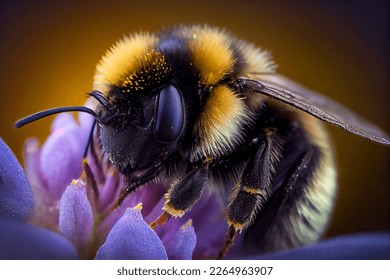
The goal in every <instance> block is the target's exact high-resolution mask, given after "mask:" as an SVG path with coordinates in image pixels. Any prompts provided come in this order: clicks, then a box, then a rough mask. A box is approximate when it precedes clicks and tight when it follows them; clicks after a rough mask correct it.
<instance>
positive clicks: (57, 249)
mask: <svg viewBox="0 0 390 280" xmlns="http://www.w3.org/2000/svg"><path fill="white" fill-rule="evenodd" d="M0 236H1V238H0V248H1V249H0V259H3V260H5V259H8V260H11V259H12V260H27V259H28V260H33V259H35V260H54V259H77V253H76V250H75V248H74V247H73V246H72V244H71V243H70V242H69V241H68V240H66V239H65V238H64V237H62V236H60V235H58V234H56V233H54V232H52V231H50V230H47V229H43V228H39V227H36V226H33V225H29V224H25V223H22V222H20V221H16V220H14V219H10V218H0Z"/></svg>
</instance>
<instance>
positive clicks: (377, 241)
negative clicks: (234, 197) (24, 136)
mask: <svg viewBox="0 0 390 280" xmlns="http://www.w3.org/2000/svg"><path fill="white" fill-rule="evenodd" d="M92 121H93V119H92V117H90V116H89V115H85V114H84V115H83V114H80V116H79V121H78V122H76V121H75V120H74V119H73V117H72V115H71V114H61V115H59V116H57V118H56V119H55V121H54V122H53V125H52V133H51V135H50V137H49V138H48V139H47V141H46V142H45V143H44V144H43V145H42V147H40V146H39V143H38V141H37V140H36V139H34V138H31V139H28V140H27V141H26V144H25V149H24V165H25V172H26V173H25V172H24V171H23V169H22V167H21V166H20V164H19V163H18V161H17V160H16V158H15V156H14V155H13V153H12V152H11V151H10V150H9V148H8V147H7V145H6V144H5V143H4V142H3V141H2V140H1V139H0V159H1V160H0V236H1V238H0V259H75V258H82V259H210V258H215V257H216V256H218V254H219V252H220V250H221V248H222V246H223V244H224V242H225V237H226V232H227V224H226V220H225V214H224V211H225V208H224V206H223V205H222V204H221V203H219V202H218V201H217V199H216V198H215V197H214V196H212V195H208V194H207V193H204V194H203V196H202V198H201V200H200V201H199V202H198V203H197V205H196V206H194V208H193V209H192V210H191V211H190V212H189V213H186V214H185V215H184V216H183V217H182V218H177V219H174V218H171V219H169V220H168V221H167V222H166V223H165V224H164V225H161V226H159V227H156V228H155V230H152V229H151V228H150V226H149V224H150V223H151V222H152V221H154V220H155V219H156V218H157V217H158V216H159V215H160V214H161V213H162V210H161V209H162V206H163V204H164V194H165V192H166V187H164V186H162V185H160V184H156V183H149V184H147V185H145V186H143V187H142V188H140V189H139V190H138V191H136V192H134V193H132V194H131V195H130V196H129V197H128V198H127V199H126V200H125V201H124V202H123V204H122V205H121V206H120V207H118V208H117V209H116V210H115V211H113V210H112V207H113V205H114V203H115V202H116V199H117V197H118V195H119V192H120V191H121V189H122V188H123V187H124V186H125V184H126V183H125V180H124V178H123V176H122V175H121V174H120V173H118V172H116V171H115V169H114V168H113V166H111V165H110V164H108V162H106V161H105V160H100V159H99V158H102V155H101V154H99V149H98V148H97V147H96V148H97V149H96V151H97V157H94V156H93V155H92V154H91V153H90V154H89V155H88V157H87V162H88V163H89V166H90V168H91V172H92V174H93V177H94V180H95V182H96V186H93V184H92V180H90V179H88V178H89V177H87V176H86V174H85V172H83V166H82V154H83V149H84V147H85V145H86V143H87V138H88V134H89V131H90V128H91V125H92ZM103 158H104V157H103ZM236 241H237V242H236V244H235V245H234V246H233V248H232V250H231V251H230V252H229V257H230V258H242V257H244V256H243V255H241V254H240V240H239V239H238V240H236ZM366 245H367V246H366ZM339 246H341V247H342V246H344V247H343V248H344V250H343V252H344V254H338V253H337V250H335V248H338V247H339ZM373 248H374V249H375V250H374V249H373ZM389 249H390V234H388V233H383V234H376V235H374V234H370V235H360V236H355V237H345V238H344V239H343V238H339V239H334V240H329V241H325V242H322V243H318V244H315V245H311V246H308V247H304V248H298V249H295V250H290V251H286V252H280V253H275V254H266V255H259V256H254V255H252V256H245V257H247V258H263V259H266V258H276V259H280V258H282V259H283V258H288V259H291V258H303V259H305V258H308V259H310V258H337V257H338V256H339V258H352V259H353V258H359V256H360V257H361V256H364V257H365V258H390V256H389V253H387V254H386V252H390V250H389Z"/></svg>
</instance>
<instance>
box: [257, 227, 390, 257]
mask: <svg viewBox="0 0 390 280" xmlns="http://www.w3.org/2000/svg"><path fill="white" fill-rule="evenodd" d="M251 259H269V260H389V259H390V232H387V233H360V234H354V235H350V236H342V237H335V238H332V239H328V240H324V241H322V242H318V243H316V244H313V245H309V246H306V247H300V248H296V249H292V250H287V251H282V252H276V253H271V254H264V255H259V256H252V257H251Z"/></svg>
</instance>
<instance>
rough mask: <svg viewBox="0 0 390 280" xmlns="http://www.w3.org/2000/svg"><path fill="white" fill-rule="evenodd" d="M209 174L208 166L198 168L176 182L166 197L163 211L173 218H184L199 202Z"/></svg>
mask: <svg viewBox="0 0 390 280" xmlns="http://www.w3.org/2000/svg"><path fill="white" fill-rule="evenodd" d="M208 172H209V170H208V166H201V167H196V168H194V169H193V170H191V171H190V172H188V173H187V174H185V175H184V177H183V178H181V179H179V180H178V181H176V182H175V183H174V184H173V185H172V186H171V187H170V188H169V190H168V192H167V193H166V195H165V198H166V200H165V204H164V207H163V210H164V211H165V212H167V213H169V214H170V215H171V216H173V217H182V216H183V215H184V214H185V213H186V212H187V211H188V210H190V209H191V208H192V207H193V206H194V205H195V204H196V203H197V202H198V201H199V199H200V197H201V195H202V192H203V189H204V186H205V181H206V179H207V175H208Z"/></svg>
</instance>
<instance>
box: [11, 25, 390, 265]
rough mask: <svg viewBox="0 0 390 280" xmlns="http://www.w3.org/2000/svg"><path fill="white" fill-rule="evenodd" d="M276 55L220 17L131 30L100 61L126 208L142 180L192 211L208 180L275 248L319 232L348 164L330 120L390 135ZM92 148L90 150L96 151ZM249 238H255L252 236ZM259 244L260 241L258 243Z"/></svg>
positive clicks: (231, 228)
mask: <svg viewBox="0 0 390 280" xmlns="http://www.w3.org/2000/svg"><path fill="white" fill-rule="evenodd" d="M275 68H276V67H275V64H274V62H273V61H272V58H271V56H270V54H269V53H268V52H266V51H263V50H261V49H259V48H257V47H256V46H254V45H252V44H250V43H248V42H246V41H243V40H240V39H237V38H235V37H233V36H232V35H230V34H229V33H228V32H226V31H223V30H220V29H218V28H214V27H210V26H177V27H174V28H171V29H167V30H163V31H161V32H159V33H156V34H149V33H138V34H134V35H130V36H127V37H124V38H123V39H121V40H120V41H119V42H117V43H116V44H115V45H114V46H112V47H111V49H109V50H108V51H107V53H106V54H105V55H104V56H103V58H102V59H101V61H100V62H99V63H98V65H97V68H96V73H95V77H94V84H93V91H92V92H90V93H89V95H90V96H91V97H93V98H95V99H96V100H97V102H98V106H97V108H96V110H95V111H94V110H91V109H89V108H86V107H83V106H75V107H61V108H54V109H51V110H46V111H42V112H39V113H36V114H33V115H31V116H28V117H26V118H24V119H21V120H20V121H18V122H16V127H21V126H23V125H25V124H27V123H30V122H33V121H35V120H38V119H40V118H43V117H46V116H49V115H52V114H56V113H59V112H65V111H82V112H85V113H88V114H91V115H93V116H94V118H95V123H94V125H93V127H92V129H91V134H90V140H89V146H90V147H93V145H91V143H92V141H93V135H94V133H93V131H94V128H95V126H96V124H98V126H99V129H98V135H99V142H100V145H101V148H102V150H103V151H104V153H105V154H106V155H107V156H108V157H109V159H110V161H111V163H112V164H113V165H115V166H116V167H117V169H118V170H119V171H120V172H121V173H122V174H123V175H124V176H125V178H126V179H127V185H126V186H125V187H124V188H123V190H122V192H121V194H120V196H119V198H118V200H117V203H116V206H119V205H120V204H121V203H122V202H123V200H124V199H125V198H126V197H127V196H128V195H129V194H131V193H132V192H133V191H135V190H136V189H137V188H139V187H141V186H142V185H144V184H146V183H148V182H150V181H152V180H160V181H161V182H164V184H166V185H167V192H166V195H165V199H166V201H165V204H164V207H163V209H162V214H161V216H160V217H159V218H158V219H157V220H156V221H155V222H154V223H152V225H151V226H152V227H153V226H156V225H159V224H162V223H164V222H165V221H166V220H167V219H168V218H169V217H181V216H183V215H184V214H185V213H186V212H188V211H190V210H191V208H192V207H193V206H194V205H195V204H196V203H197V201H198V200H199V199H200V197H201V195H202V193H203V192H204V190H205V189H208V190H211V192H212V193H214V194H215V195H217V196H218V197H219V198H221V201H223V202H224V203H225V204H226V220H227V223H228V233H227V240H226V244H225V246H224V248H222V249H221V255H220V257H223V256H224V255H225V254H226V252H227V250H228V248H229V246H230V245H231V244H232V243H233V241H234V238H235V236H236V235H237V233H241V232H243V231H244V234H245V236H244V240H250V241H251V242H250V244H252V246H253V244H256V245H257V247H258V248H259V249H261V250H262V251H263V252H270V251H276V250H282V249H287V248H291V247H295V246H300V245H304V244H308V243H311V242H314V241H316V240H317V239H318V238H319V237H320V236H321V234H322V233H323V231H324V229H325V227H326V225H327V222H328V220H329V217H330V215H331V212H332V205H333V202H334V197H335V191H336V185H337V184H336V170H335V164H334V158H333V153H332V147H331V144H330V141H329V137H328V134H327V132H326V130H325V128H324V126H323V122H321V120H322V121H325V122H328V123H331V124H333V125H336V126H338V127H341V128H343V129H345V130H347V131H349V132H351V133H354V134H357V135H359V136H361V137H364V138H367V139H370V140H372V141H375V142H378V143H381V144H384V145H389V144H390V140H389V139H390V138H389V136H388V135H386V133H384V132H383V131H381V130H380V129H379V128H377V127H375V126H374V125H372V124H370V123H369V122H367V121H365V120H363V119H361V118H359V117H358V116H356V115H355V114H353V113H352V112H350V111H349V110H348V109H346V108H344V107H343V106H341V105H339V104H337V103H336V102H334V101H332V100H330V99H328V98H326V97H324V96H321V95H319V94H317V93H314V92H312V91H310V90H308V89H306V88H304V87H302V86H300V85H298V84H296V83H294V82H293V81H291V80H289V79H287V78H285V77H283V76H281V75H278V74H276V73H275ZM87 150H88V147H87V149H86V151H87ZM244 244H245V242H244ZM247 249H248V250H250V248H247Z"/></svg>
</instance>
